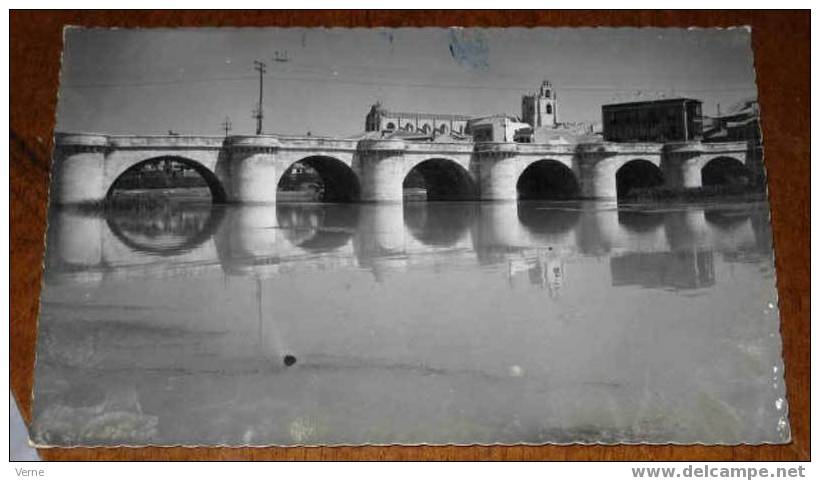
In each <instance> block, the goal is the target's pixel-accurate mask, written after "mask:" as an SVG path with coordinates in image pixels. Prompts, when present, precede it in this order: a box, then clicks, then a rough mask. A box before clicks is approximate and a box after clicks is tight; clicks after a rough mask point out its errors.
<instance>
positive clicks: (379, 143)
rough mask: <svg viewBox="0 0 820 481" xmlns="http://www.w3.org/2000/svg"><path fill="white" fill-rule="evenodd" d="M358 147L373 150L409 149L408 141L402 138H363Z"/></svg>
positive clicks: (400, 150) (392, 150) (395, 150)
mask: <svg viewBox="0 0 820 481" xmlns="http://www.w3.org/2000/svg"><path fill="white" fill-rule="evenodd" d="M357 148H358V149H359V150H361V151H371V152H404V151H405V150H407V143H406V142H405V141H403V140H400V139H362V140H360V141H359V143H358V146H357Z"/></svg>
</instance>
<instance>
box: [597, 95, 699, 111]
mask: <svg viewBox="0 0 820 481" xmlns="http://www.w3.org/2000/svg"><path fill="white" fill-rule="evenodd" d="M681 102H702V101H701V100H698V99H692V98H688V97H674V98H669V99H654V100H640V101H634V102H623V103H616V104H604V105H603V108H607V107H638V106H641V105H650V104H677V103H681Z"/></svg>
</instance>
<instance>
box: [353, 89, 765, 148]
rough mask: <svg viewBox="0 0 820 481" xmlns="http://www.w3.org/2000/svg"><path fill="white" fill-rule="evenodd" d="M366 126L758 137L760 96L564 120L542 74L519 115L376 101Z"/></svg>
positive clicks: (591, 137)
mask: <svg viewBox="0 0 820 481" xmlns="http://www.w3.org/2000/svg"><path fill="white" fill-rule="evenodd" d="M365 131H366V132H377V133H380V134H381V135H382V136H393V137H400V138H405V139H407V140H435V139H436V138H440V137H442V136H445V137H448V138H452V139H456V140H472V141H474V142H521V143H544V144H551V143H559V144H572V143H582V142H595V141H601V140H603V141H607V142H692V141H703V142H726V141H739V140H760V126H759V108H758V106H757V101H756V100H748V101H745V102H742V103H740V104H738V105H737V106H735V107H734V108H732V109H730V111H729V113H728V114H726V115H720V114H719V115H717V116H714V117H708V116H705V115H703V112H702V102H701V101H700V100H697V99H691V98H671V99H659V100H648V101H641V102H627V103H617V104H608V105H603V106H602V108H601V123H600V124H595V123H585V122H561V121H559V119H558V95H557V92H556V91H555V89H554V87H553V85H552V83H551V82H550V81H549V80H544V81H543V82H542V83H541V86H540V87H539V88H538V90H536V91H535V92H533V93H531V94H527V95H524V96H523V97H522V98H521V115H520V116H511V115H506V114H497V115H489V116H484V117H469V116H466V115H456V114H432V113H420V112H398V111H390V110H388V109H386V108H385V107H384V106H382V105H381V104H380V103H376V104H375V105H373V106H372V107H371V108H370V111H369V112H368V113H367V117H366V119H365Z"/></svg>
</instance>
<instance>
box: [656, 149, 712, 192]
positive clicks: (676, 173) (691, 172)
mask: <svg viewBox="0 0 820 481" xmlns="http://www.w3.org/2000/svg"><path fill="white" fill-rule="evenodd" d="M689 148H691V147H689ZM689 148H688V146H686V145H684V146H669V147H667V149H666V152H665V153H664V157H663V162H662V163H661V170H662V171H663V177H664V180H665V182H666V186H667V187H672V188H678V189H681V188H684V189H688V188H696V187H700V186H702V185H703V180H702V177H701V172H700V171H701V168H702V167H703V163H702V162H701V158H700V157H701V152H699V151H692V150H689Z"/></svg>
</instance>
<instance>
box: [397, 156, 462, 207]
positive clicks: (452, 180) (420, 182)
mask: <svg viewBox="0 0 820 481" xmlns="http://www.w3.org/2000/svg"><path fill="white" fill-rule="evenodd" d="M402 188H403V189H405V190H408V189H412V188H417V189H424V195H425V197H426V200H428V201H436V200H474V199H476V198H477V197H478V189H477V187H476V183H475V181H474V180H473V178H472V176H471V175H470V172H469V171H468V170H467V169H466V168H464V166H462V165H461V164H460V163H458V162H456V161H455V160H453V159H448V158H445V157H434V158H429V159H426V160H422V161H420V162H418V163H416V164H415V165H413V166H412V167H411V168H410V169H409V170H408V171H407V174H406V175H405V176H404V180H403V181H402Z"/></svg>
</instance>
